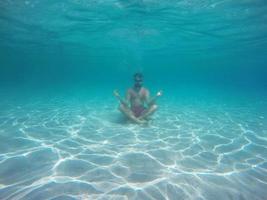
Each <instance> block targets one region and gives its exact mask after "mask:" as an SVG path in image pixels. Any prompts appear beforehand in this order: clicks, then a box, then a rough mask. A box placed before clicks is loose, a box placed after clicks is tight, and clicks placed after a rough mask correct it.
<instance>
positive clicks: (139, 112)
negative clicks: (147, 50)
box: [113, 73, 162, 124]
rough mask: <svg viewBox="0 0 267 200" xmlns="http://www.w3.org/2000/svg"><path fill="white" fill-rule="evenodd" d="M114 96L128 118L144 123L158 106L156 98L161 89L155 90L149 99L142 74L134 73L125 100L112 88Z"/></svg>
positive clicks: (159, 94)
mask: <svg viewBox="0 0 267 200" xmlns="http://www.w3.org/2000/svg"><path fill="white" fill-rule="evenodd" d="M113 93H114V96H115V97H116V98H117V99H118V100H119V101H120V105H119V110H120V111H121V112H122V113H123V114H125V115H126V116H127V117H128V118H129V119H131V120H132V121H134V122H136V123H138V124H144V123H146V122H147V120H148V117H149V116H151V115H152V114H153V113H154V112H155V111H156V110H157V108H158V106H157V105H156V100H157V98H158V97H160V96H161V95H162V91H159V92H157V94H156V96H155V97H154V98H151V99H150V96H149V95H150V94H149V93H150V92H149V90H148V89H146V88H144V87H143V75H142V74H141V73H135V74H134V85H133V87H132V88H129V89H128V90H127V93H126V100H124V99H123V98H121V96H120V94H119V92H118V91H117V90H114V92H113Z"/></svg>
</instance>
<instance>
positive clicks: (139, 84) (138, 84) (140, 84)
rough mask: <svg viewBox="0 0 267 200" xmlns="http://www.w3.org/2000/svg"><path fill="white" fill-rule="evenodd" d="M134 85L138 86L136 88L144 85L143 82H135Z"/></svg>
mask: <svg viewBox="0 0 267 200" xmlns="http://www.w3.org/2000/svg"><path fill="white" fill-rule="evenodd" d="M134 87H136V88H141V87H142V83H135V84H134Z"/></svg>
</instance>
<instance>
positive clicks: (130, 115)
mask: <svg viewBox="0 0 267 200" xmlns="http://www.w3.org/2000/svg"><path fill="white" fill-rule="evenodd" d="M119 110H120V111H121V112H122V113H123V114H125V115H126V116H127V117H128V118H129V119H131V120H133V121H134V122H136V123H138V124H143V123H144V121H143V120H141V119H138V118H136V117H135V116H134V114H133V112H132V111H131V109H129V108H128V107H127V106H125V105H123V104H120V105H119Z"/></svg>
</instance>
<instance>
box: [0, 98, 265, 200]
mask: <svg viewBox="0 0 267 200" xmlns="http://www.w3.org/2000/svg"><path fill="white" fill-rule="evenodd" d="M259 104H262V105H263V104H266V103H265V102H261V103H259ZM256 108H257V105H256V106H255V104H253V105H252V104H246V105H240V106H239V107H237V106H232V107H231V106H229V105H227V106H226V105H223V104H221V105H218V104H212V103H210V104H208V105H205V106H203V105H201V103H200V102H199V103H195V104H184V105H182V104H181V105H175V104H169V105H165V106H164V105H163V106H162V107H160V110H159V111H158V113H156V115H155V116H154V119H153V120H152V121H151V122H150V124H149V125H147V126H138V125H135V124H130V123H128V122H127V121H125V120H124V119H122V118H121V115H120V113H119V112H118V111H117V110H116V108H115V107H114V102H113V103H112V102H111V103H106V104H101V103H97V101H91V102H89V103H82V104H76V103H64V101H61V100H60V99H52V100H50V101H45V102H42V101H36V102H31V103H28V104H19V103H18V104H15V103H9V104H8V103H7V102H6V104H5V103H3V104H2V105H1V115H0V137H1V138H0V199H3V200H4V199H5V200H8V199H54V200H56V199H57V200H58V199H142V200H145V199H157V200H158V199H199V200H200V199H203V200H204V199H217V200H218V199H224V200H225V199H264V197H266V195H267V193H266V184H267V176H266V174H267V173H266V172H267V153H266V152H267V140H266V135H267V123H266V113H264V112H261V113H260V112H257V111H256Z"/></svg>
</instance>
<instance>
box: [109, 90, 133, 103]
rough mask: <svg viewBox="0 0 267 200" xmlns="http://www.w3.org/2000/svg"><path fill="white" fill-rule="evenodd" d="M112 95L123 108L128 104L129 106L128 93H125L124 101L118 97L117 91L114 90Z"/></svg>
mask: <svg viewBox="0 0 267 200" xmlns="http://www.w3.org/2000/svg"><path fill="white" fill-rule="evenodd" d="M113 94H114V96H115V97H116V98H117V99H118V100H119V101H120V103H121V104H123V105H124V106H128V104H129V103H128V102H129V99H130V95H129V92H128V91H127V94H126V100H124V99H123V98H122V97H121V96H120V94H119V92H118V90H114V92H113Z"/></svg>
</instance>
